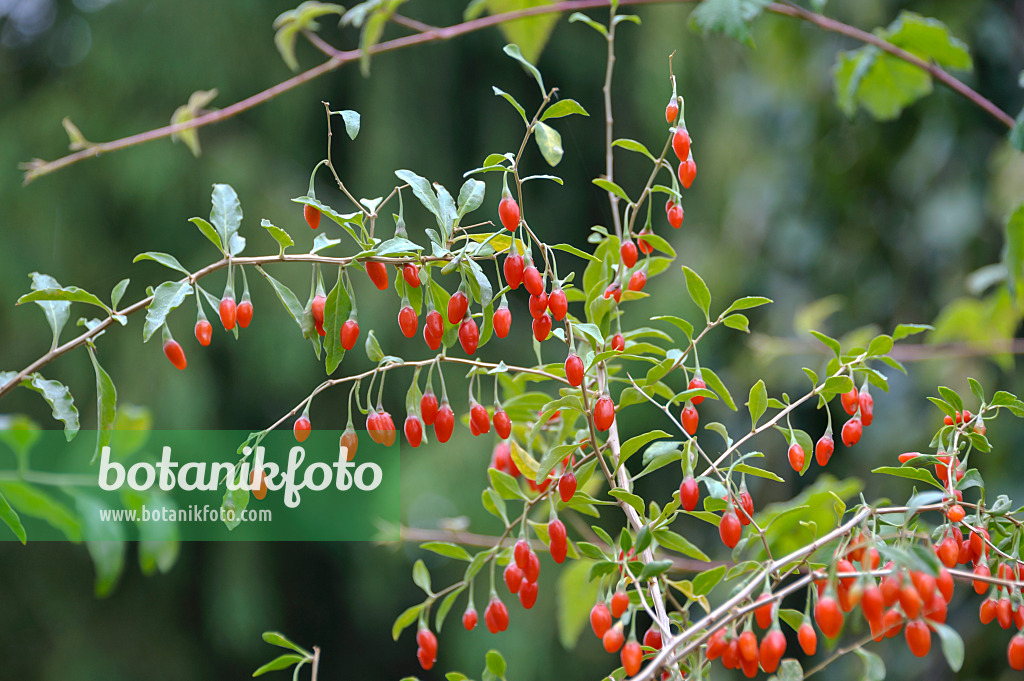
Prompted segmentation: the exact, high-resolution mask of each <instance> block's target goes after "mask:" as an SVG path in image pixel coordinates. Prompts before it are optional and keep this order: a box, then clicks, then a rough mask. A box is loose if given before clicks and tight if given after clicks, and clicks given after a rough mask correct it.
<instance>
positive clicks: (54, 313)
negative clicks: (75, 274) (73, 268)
mask: <svg viewBox="0 0 1024 681" xmlns="http://www.w3.org/2000/svg"><path fill="white" fill-rule="evenodd" d="M30 276H31V278H32V290H33V291H43V290H51V289H59V288H60V284H58V283H57V280H56V279H54V278H53V277H51V276H50V275H48V274H41V273H39V272H33V273H32V274H31V275H30ZM34 302H35V304H36V305H38V306H39V307H40V308H41V309H42V310H43V314H44V315H46V323H47V324H49V325H50V330H51V331H53V342H52V345H51V348H56V347H57V345H58V344H59V343H60V332H61V331H62V330H63V329H64V325H65V324H67V323H68V319H69V318H70V316H71V303H69V302H65V301H59V300H52V301H50V300H37V301H34Z"/></svg>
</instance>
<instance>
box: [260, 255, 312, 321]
mask: <svg viewBox="0 0 1024 681" xmlns="http://www.w3.org/2000/svg"><path fill="white" fill-rule="evenodd" d="M256 269H257V270H258V271H259V273H260V274H262V275H263V277H264V278H265V279H266V280H267V281H268V282H270V285H271V286H273V287H274V292H275V293H276V294H277V298H278V300H280V301H281V304H282V305H284V309H285V310H287V311H288V314H290V315H291V317H292V319H294V320H295V323H296V324H298V326H299V329H300V330H301V329H302V319H303V317H304V316H305V312H304V311H303V308H302V303H300V302H299V299H298V298H296V297H295V294H294V293H293V292H292V290H291V289H290V288H288V287H287V286H285V285H284V284H282V283H281V282H279V281H278V280H277V279H274V278H273V277H272V276H270V275H269V274H267V273H266V271H265V270H264V269H263V268H262V267H260V266H259V265H257V266H256Z"/></svg>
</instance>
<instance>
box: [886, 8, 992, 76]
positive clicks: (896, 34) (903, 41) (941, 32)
mask: <svg viewBox="0 0 1024 681" xmlns="http://www.w3.org/2000/svg"><path fill="white" fill-rule="evenodd" d="M883 35H884V36H885V38H886V39H887V40H888V41H889V42H891V43H892V44H893V45H896V46H897V47H902V48H903V49H904V50H906V51H907V52H910V53H911V54H913V55H915V56H918V57H920V58H921V59H923V60H925V61H929V62H934V63H936V64H938V65H939V66H942V67H944V68H948V69H959V70H961V71H970V70H971V69H973V68H974V65H973V63H972V62H971V53H970V51H969V50H968V48H967V45H966V43H964V42H963V41H962V40H960V39H958V38H957V37H955V36H954V35H953V34H952V32H951V31H950V30H949V27H948V26H946V25H945V24H944V23H942V22H941V21H939V20H938V19H933V18H931V17H924V16H921V15H920V14H917V13H915V12H907V11H904V12H901V13H900V15H899V17H897V18H896V21H894V22H893V23H891V24H890V25H889V27H888V28H887V29H886V30H885V32H884V34H883Z"/></svg>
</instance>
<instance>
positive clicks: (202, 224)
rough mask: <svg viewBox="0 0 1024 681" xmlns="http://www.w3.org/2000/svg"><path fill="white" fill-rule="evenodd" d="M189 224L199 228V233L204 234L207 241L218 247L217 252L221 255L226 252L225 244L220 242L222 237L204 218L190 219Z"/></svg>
mask: <svg viewBox="0 0 1024 681" xmlns="http://www.w3.org/2000/svg"><path fill="white" fill-rule="evenodd" d="M189 222H191V223H192V224H193V225H195V226H196V227H198V228H199V231H200V232H202V233H203V236H205V237H206V238H207V239H209V240H210V242H211V243H213V245H214V246H216V247H217V250H218V251H220V252H221V253H223V252H224V244H222V243H221V242H220V235H219V234H217V230H215V229H214V228H213V225H211V224H210V223H209V222H207V221H206V220H204V219H202V218H190V219H189Z"/></svg>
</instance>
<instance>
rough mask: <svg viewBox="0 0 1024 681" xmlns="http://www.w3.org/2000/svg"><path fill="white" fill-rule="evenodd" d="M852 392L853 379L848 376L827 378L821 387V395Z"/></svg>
mask: <svg viewBox="0 0 1024 681" xmlns="http://www.w3.org/2000/svg"><path fill="white" fill-rule="evenodd" d="M851 390H853V379H852V378H850V377H849V376H829V377H828V378H826V379H825V383H824V384H822V386H821V392H823V393H834V394H839V393H848V392H850V391H851Z"/></svg>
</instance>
